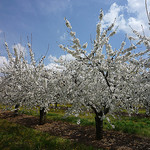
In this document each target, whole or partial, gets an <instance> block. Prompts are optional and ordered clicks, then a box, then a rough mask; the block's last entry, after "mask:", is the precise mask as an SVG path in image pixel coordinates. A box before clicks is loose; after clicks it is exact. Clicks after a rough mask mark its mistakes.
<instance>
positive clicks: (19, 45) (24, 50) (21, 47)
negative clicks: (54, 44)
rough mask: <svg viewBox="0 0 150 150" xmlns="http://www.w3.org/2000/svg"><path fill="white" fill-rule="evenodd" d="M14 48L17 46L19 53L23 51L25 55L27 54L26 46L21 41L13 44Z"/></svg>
mask: <svg viewBox="0 0 150 150" xmlns="http://www.w3.org/2000/svg"><path fill="white" fill-rule="evenodd" d="M12 48H13V49H14V48H16V49H17V52H18V54H20V52H22V53H23V55H24V56H25V55H26V54H27V50H26V48H25V47H24V46H22V45H21V44H20V43H18V44H15V45H13V46H12Z"/></svg>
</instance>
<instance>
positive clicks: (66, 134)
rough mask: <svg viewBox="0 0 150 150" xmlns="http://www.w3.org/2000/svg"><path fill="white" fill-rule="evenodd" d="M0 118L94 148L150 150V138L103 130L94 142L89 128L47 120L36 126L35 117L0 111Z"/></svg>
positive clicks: (93, 135) (91, 129)
mask: <svg viewBox="0 0 150 150" xmlns="http://www.w3.org/2000/svg"><path fill="white" fill-rule="evenodd" d="M0 118H1V119H6V120H8V121H9V122H14V123H18V124H21V125H24V126H26V127H29V128H34V129H36V130H39V131H42V132H47V133H50V134H51V135H54V136H59V137H63V138H66V139H70V140H71V141H76V142H79V143H83V144H85V145H92V146H93V147H95V148H103V149H108V150H150V138H145V137H139V136H136V135H131V134H126V133H121V132H117V131H108V130H104V137H103V139H102V140H100V141H97V140H95V128H94V127H91V126H80V125H74V124H71V123H67V122H62V121H52V120H47V122H46V123H45V124H44V125H38V121H39V120H38V118H37V117H34V116H30V115H25V114H19V115H18V116H14V114H13V112H9V111H0Z"/></svg>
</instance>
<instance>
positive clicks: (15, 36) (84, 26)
mask: <svg viewBox="0 0 150 150" xmlns="http://www.w3.org/2000/svg"><path fill="white" fill-rule="evenodd" d="M101 8H102V9H103V11H104V13H105V16H104V22H103V23H104V24H103V26H104V27H106V26H107V25H108V24H109V23H111V22H113V21H114V18H115V17H116V18H117V20H116V25H119V30H118V33H117V35H116V36H115V37H114V38H113V39H112V40H111V44H112V46H113V47H114V48H119V47H120V44H121V42H122V41H123V40H124V39H125V34H126V33H127V34H131V29H130V28H129V25H131V26H132V27H133V28H135V29H137V30H139V31H140V30H141V24H142V25H143V27H144V31H145V33H149V30H148V25H147V23H148V21H147V17H146V13H145V8H144V0H0V59H1V61H0V63H1V62H2V58H3V60H4V59H5V58H6V56H7V55H6V51H5V49H4V42H5V40H6V41H7V43H8V45H9V48H10V49H12V47H13V45H14V44H16V45H18V46H19V47H20V49H22V48H24V47H25V48H24V49H26V50H28V49H27V46H26V44H27V36H28V37H29V39H30V38H31V33H32V47H33V51H34V53H35V57H36V59H38V58H40V57H41V56H43V55H45V54H46V52H47V49H48V45H49V51H48V53H47V55H46V59H45V64H46V65H47V64H49V63H50V60H49V56H54V57H57V58H58V57H60V56H61V55H65V54H66V53H65V52H63V51H62V50H61V49H60V48H59V47H58V45H59V44H64V43H67V42H68V40H69V36H68V33H67V28H66V26H65V21H64V17H66V18H67V19H68V20H69V21H70V23H71V25H72V27H73V31H75V32H76V34H77V37H79V39H80V41H81V43H85V42H88V43H89V45H88V49H89V50H90V47H91V44H90V38H92V39H94V38H95V31H96V24H97V22H98V15H99V12H100V9H101ZM4 35H5V36H4ZM18 43H20V44H18Z"/></svg>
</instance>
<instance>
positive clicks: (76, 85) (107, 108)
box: [59, 10, 149, 139]
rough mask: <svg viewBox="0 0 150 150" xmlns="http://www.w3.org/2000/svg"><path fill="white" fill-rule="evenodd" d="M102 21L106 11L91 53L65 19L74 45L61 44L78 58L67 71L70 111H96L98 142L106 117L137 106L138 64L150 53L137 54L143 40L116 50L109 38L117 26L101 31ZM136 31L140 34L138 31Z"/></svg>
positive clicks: (98, 25) (146, 51) (98, 27)
mask: <svg viewBox="0 0 150 150" xmlns="http://www.w3.org/2000/svg"><path fill="white" fill-rule="evenodd" d="M102 18H103V11H102V10H101V13H100V16H99V22H98V24H97V29H96V40H94V44H93V49H92V50H91V51H90V52H88V51H86V48H87V43H85V44H83V45H81V44H80V40H79V39H78V38H77V37H76V33H75V32H73V31H72V26H71V24H70V22H69V21H68V20H67V19H66V18H65V21H66V26H67V27H68V29H69V33H70V36H71V40H72V44H71V46H64V45H62V44H60V45H59V47H60V48H61V49H63V50H64V51H67V52H68V53H69V54H71V55H72V56H73V57H75V58H76V60H75V61H74V62H73V63H71V65H68V66H69V67H68V68H67V69H66V70H67V71H68V70H70V72H68V75H70V77H69V79H70V83H71V84H72V85H73V86H71V87H70V88H67V90H68V89H70V90H69V93H68V95H70V96H71V98H70V101H72V104H73V105H72V109H70V110H72V111H76V110H77V109H78V110H79V111H81V110H82V106H84V107H85V108H87V109H89V108H91V109H92V110H93V112H94V113H95V122H96V138H97V139H101V138H102V137H103V119H104V117H105V115H107V114H108V113H110V114H111V113H112V112H114V111H115V110H116V109H127V110H128V112H131V111H132V110H133V108H135V107H137V106H138V102H139V100H140V98H139V97H138V95H139V93H138V92H139V90H138V89H137V88H138V85H139V84H140V83H139V82H138V80H137V78H138V77H139V75H140V72H141V66H140V65H137V64H141V63H142V62H141V61H140V59H136V58H138V57H140V56H142V55H144V54H146V53H148V52H149V49H146V50H145V51H144V52H138V51H137V52H134V51H136V48H137V45H140V44H141V42H143V39H141V40H140V41H138V42H136V43H135V44H131V46H130V47H129V48H124V47H125V42H124V41H123V42H122V44H121V47H120V49H119V50H116V49H115V50H113V48H112V47H111V45H110V43H109V39H110V37H112V36H113V35H114V34H115V33H116V29H115V30H113V31H112V29H113V28H114V23H112V24H111V25H110V26H109V27H108V28H107V29H105V30H103V31H102V29H101V24H102V23H101V22H102ZM133 32H134V33H137V32H136V31H135V30H133ZM130 39H131V38H130ZM69 68H71V69H69ZM68 81H69V80H68ZM66 86H69V84H68V85H67V84H66ZM108 121H109V119H108Z"/></svg>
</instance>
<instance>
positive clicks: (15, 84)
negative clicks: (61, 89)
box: [0, 42, 55, 124]
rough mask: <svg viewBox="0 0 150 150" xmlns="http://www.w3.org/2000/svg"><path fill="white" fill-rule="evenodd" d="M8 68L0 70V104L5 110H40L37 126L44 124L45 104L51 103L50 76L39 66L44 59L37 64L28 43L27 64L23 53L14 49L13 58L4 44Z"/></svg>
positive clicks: (51, 88)
mask: <svg viewBox="0 0 150 150" xmlns="http://www.w3.org/2000/svg"><path fill="white" fill-rule="evenodd" d="M5 47H6V51H7V53H8V61H9V64H6V65H5V66H4V67H3V68H1V73H2V74H3V75H2V77H1V82H0V83H1V84H0V87H1V90H0V93H1V95H2V97H1V103H3V104H4V105H7V106H10V107H12V106H14V105H16V104H17V105H16V109H17V108H18V107H19V105H21V106H23V107H25V108H26V109H32V108H38V107H40V124H43V123H44V122H45V118H46V111H47V110H48V108H49V104H50V103H53V102H54V96H55V92H54V88H53V87H54V86H55V85H54V84H53V79H54V78H55V76H54V73H53V72H52V71H51V70H47V69H46V68H45V66H44V64H43V60H44V58H45V56H44V57H43V58H42V59H41V60H40V61H39V63H37V62H36V61H35V59H34V54H33V51H32V49H31V45H30V44H29V43H28V48H29V52H30V59H31V60H30V63H28V61H27V60H26V59H25V57H24V55H23V53H22V52H21V51H20V53H18V51H17V49H16V48H14V56H13V54H12V53H11V52H10V50H9V48H8V44H7V43H6V42H5Z"/></svg>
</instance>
